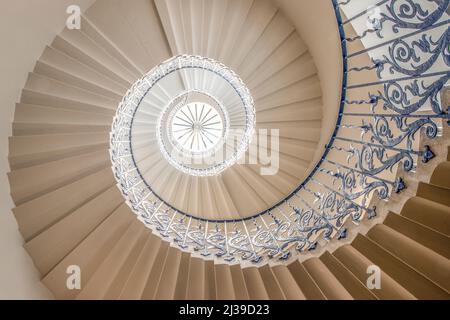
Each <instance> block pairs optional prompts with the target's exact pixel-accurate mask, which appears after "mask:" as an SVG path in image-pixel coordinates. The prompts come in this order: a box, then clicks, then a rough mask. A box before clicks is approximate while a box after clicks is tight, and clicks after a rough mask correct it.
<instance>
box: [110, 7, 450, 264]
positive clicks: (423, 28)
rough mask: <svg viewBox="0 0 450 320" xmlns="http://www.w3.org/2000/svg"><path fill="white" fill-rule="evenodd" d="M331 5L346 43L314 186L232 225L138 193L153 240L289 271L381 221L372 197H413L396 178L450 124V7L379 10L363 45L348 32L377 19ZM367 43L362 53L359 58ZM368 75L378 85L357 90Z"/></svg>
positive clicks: (134, 192) (121, 178)
mask: <svg viewBox="0 0 450 320" xmlns="http://www.w3.org/2000/svg"><path fill="white" fill-rule="evenodd" d="M331 1H332V5H333V7H334V10H335V14H336V21H337V28H338V30H339V34H340V39H341V49H342V62H343V70H342V72H343V79H342V91H341V101H340V104H339V106H338V108H339V114H338V117H337V120H336V127H335V130H334V132H333V134H332V136H331V138H330V141H329V143H328V144H327V145H326V148H325V150H324V153H323V155H322V157H321V158H320V160H319V161H318V163H317V164H316V166H315V167H314V169H313V170H312V171H311V173H310V174H309V176H308V177H307V178H306V179H305V180H304V181H303V182H302V183H301V184H300V185H299V186H298V187H297V188H296V189H295V190H294V191H293V192H292V193H291V194H289V195H288V196H287V197H286V198H284V199H283V200H282V201H280V202H279V203H277V204H276V205H274V206H272V207H271V208H269V209H267V210H264V211H263V212H260V213H258V214H256V215H254V216H251V217H246V218H242V219H232V220H208V219H205V218H200V217H195V216H193V215H192V214H189V213H185V212H182V211H181V210H178V209H177V208H174V207H173V206H171V205H170V204H169V203H166V202H165V201H164V200H163V199H162V198H161V197H160V196H158V195H157V194H156V193H154V192H153V191H152V190H151V187H150V186H148V188H150V190H148V189H145V188H143V186H142V185H140V186H139V185H138V186H134V185H131V187H129V188H128V189H127V190H126V192H124V196H125V197H126V198H127V200H128V204H129V205H130V206H131V208H132V209H133V211H134V212H135V213H136V214H137V215H138V217H139V219H140V220H142V221H143V222H144V223H145V224H146V225H147V226H148V227H149V228H152V229H153V230H154V232H156V233H158V234H159V235H160V236H161V237H163V238H167V239H168V240H170V241H172V242H174V243H175V244H177V245H178V246H179V247H180V248H181V249H183V250H187V251H190V252H196V253H198V254H200V255H201V256H205V257H207V256H208V257H210V256H213V257H215V258H218V259H222V260H223V261H227V262H236V261H237V262H245V261H250V262H253V263H260V262H262V261H265V260H268V259H271V260H281V261H283V260H286V259H289V257H291V256H292V253H293V252H295V251H297V252H302V251H305V250H314V249H316V248H317V247H318V245H319V240H320V239H325V240H330V239H332V238H337V239H342V238H345V237H346V235H347V228H346V227H344V224H345V222H346V220H347V219H351V220H352V221H354V222H355V223H358V222H360V221H361V220H362V219H363V218H364V217H367V218H368V219H371V218H373V217H374V216H376V208H374V207H373V206H371V204H370V203H371V201H372V198H373V197H374V196H376V197H377V198H378V199H379V200H387V199H389V197H390V195H391V194H392V193H399V192H401V191H402V190H404V189H405V188H406V187H407V186H406V185H405V182H404V181H403V179H402V178H401V177H398V178H396V172H397V168H398V166H399V165H402V166H403V169H404V170H405V171H412V170H414V169H415V168H416V167H417V165H418V162H419V161H421V162H423V163H427V162H428V161H430V160H431V159H433V157H434V153H433V151H432V150H431V148H430V147H429V146H427V145H425V146H424V148H423V149H419V144H418V141H417V140H416V139H415V138H416V135H417V133H418V132H420V131H422V130H424V132H425V134H426V136H427V137H428V138H429V139H434V138H436V137H437V136H438V133H439V128H440V126H441V125H442V123H444V125H446V123H445V122H448V123H449V124H450V122H449V121H450V112H449V111H450V110H443V108H442V106H441V104H440V102H439V100H438V97H437V95H438V94H439V92H440V91H441V89H442V87H443V86H444V85H445V84H446V83H447V82H448V80H449V79H450V52H449V49H448V48H449V44H450V29H449V27H448V25H449V23H450V20H449V19H448V14H447V13H446V10H447V8H448V6H449V3H450V0H436V1H433V2H430V3H429V5H431V6H433V5H434V10H431V9H429V8H428V9H427V10H425V9H424V8H423V7H422V5H421V3H419V2H418V1H417V0H384V1H379V2H377V3H375V7H377V8H379V9H380V18H379V20H378V21H377V23H376V27H375V28H374V29H366V30H362V31H361V32H359V35H356V36H354V35H353V34H352V35H350V34H348V31H347V30H346V29H348V28H352V27H354V26H357V24H358V20H360V19H363V18H367V17H366V15H367V14H368V12H369V10H364V11H362V12H360V13H358V14H356V15H355V16H353V17H351V18H349V19H347V20H345V21H343V18H342V17H343V13H344V12H345V8H346V7H347V6H351V5H352V3H353V1H352V0H346V1H340V2H339V1H338V0H331ZM360 3H361V2H359V4H360ZM417 17H419V18H420V19H417ZM417 20H418V21H419V22H420V23H419V22H418V21H417ZM388 24H390V27H388ZM389 35H391V38H389ZM392 36H393V37H392ZM361 43H363V44H364V45H363V46H364V49H363V50H360V49H356V50H353V49H352V46H353V45H355V44H361ZM362 55H367V56H368V57H367V61H369V62H367V65H354V63H353V60H352V59H354V58H355V57H360V56H362ZM363 73H366V75H367V77H366V78H368V79H375V78H376V79H378V81H369V82H364V83H356V84H353V83H352V81H351V80H352V79H353V77H354V76H356V75H362V74H363ZM352 96H355V97H353V98H352ZM356 97H358V98H356ZM358 134H359V136H358ZM111 141H112V152H111V159H112V161H113V166H114V170H115V174H116V179H117V180H118V182H119V184H121V185H126V186H130V182H129V179H130V177H129V176H127V172H124V171H121V170H120V168H118V166H117V165H118V154H117V153H114V150H116V149H114V148H115V147H117V146H115V145H114V142H115V141H116V140H115V136H114V132H113V133H112V135H111ZM131 156H132V155H131Z"/></svg>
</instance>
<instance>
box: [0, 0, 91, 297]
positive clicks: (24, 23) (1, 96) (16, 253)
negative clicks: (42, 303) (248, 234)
mask: <svg viewBox="0 0 450 320" xmlns="http://www.w3.org/2000/svg"><path fill="white" fill-rule="evenodd" d="M94 1H95V0H1V1H0V43H1V47H0V257H1V258H0V299H39V298H42V299H46V298H52V295H51V294H50V292H49V291H48V290H47V289H46V288H45V287H44V286H43V285H42V284H41V283H40V281H39V275H38V273H37V271H36V269H35V268H34V265H33V262H32V261H31V259H30V257H29V256H28V254H27V253H26V251H25V250H24V249H23V239H22V236H21V235H20V233H19V232H18V229H17V223H16V220H15V218H14V216H13V214H12V212H11V208H12V207H13V203H12V200H11V198H10V196H9V194H10V190H9V183H8V179H7V176H6V173H7V172H8V171H9V165H8V159H7V156H8V137H9V136H10V135H11V123H12V120H13V116H14V107H15V103H16V102H18V100H19V97H20V92H21V89H22V87H23V86H24V84H25V81H26V78H27V75H28V72H30V71H32V70H33V68H34V64H35V63H36V60H37V59H38V58H39V56H40V55H41V53H42V51H43V50H44V48H45V45H47V44H50V43H51V42H52V40H53V38H54V37H55V36H56V35H57V34H58V33H59V32H60V31H61V30H62V29H63V27H64V24H65V21H66V19H67V14H66V8H67V7H68V6H69V5H71V4H78V5H79V6H80V7H81V9H82V10H83V11H84V10H85V9H86V8H88V7H89V6H90V5H91V4H92V3H93V2H94Z"/></svg>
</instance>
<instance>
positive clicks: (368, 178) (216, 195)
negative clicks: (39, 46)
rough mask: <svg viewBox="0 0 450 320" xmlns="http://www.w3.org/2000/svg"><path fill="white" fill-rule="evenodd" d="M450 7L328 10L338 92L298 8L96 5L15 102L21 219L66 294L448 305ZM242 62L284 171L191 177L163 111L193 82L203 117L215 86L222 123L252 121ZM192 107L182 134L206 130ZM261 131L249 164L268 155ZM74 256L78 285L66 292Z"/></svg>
mask: <svg viewBox="0 0 450 320" xmlns="http://www.w3.org/2000/svg"><path fill="white" fill-rule="evenodd" d="M300 2H301V1H300ZM324 3H325V2H324ZM412 3H414V4H415V6H413V5H412ZM374 5H375V6H374ZM309 6H312V7H314V5H311V4H309ZM322 6H325V7H326V9H327V11H319V9H320V8H321V7H322ZM448 6H449V1H448V0H436V1H425V0H423V1H422V0H420V1H419V0H414V1H406V0H405V1H403V0H398V1H397V0H390V1H381V2H380V1H375V0H364V1H356V0H347V1H340V2H338V1H329V3H328V2H327V3H325V4H321V5H317V10H316V14H317V17H318V19H319V17H320V14H322V16H323V19H324V21H325V22H330V21H331V22H330V23H329V25H327V28H328V32H329V33H332V34H333V35H336V36H338V37H339V41H338V42H337V43H336V45H337V46H340V47H341V54H340V55H339V56H338V57H335V56H332V55H330V56H329V59H336V60H337V61H338V64H339V66H340V67H341V70H340V73H339V76H340V77H341V79H342V83H334V86H335V87H329V86H328V85H327V84H326V81H325V80H324V79H319V78H320V77H323V76H324V75H325V74H324V73H323V72H322V73H321V74H319V71H318V69H321V70H324V68H321V67H320V66H319V65H318V63H323V59H322V60H321V59H319V58H318V57H317V58H315V57H314V56H313V54H312V53H311V52H312V51H311V50H309V48H308V45H307V43H306V42H305V41H304V40H303V39H302V34H303V35H305V32H306V33H307V32H313V31H305V30H303V32H300V31H301V30H298V27H297V23H296V21H295V20H294V19H293V17H292V16H293V15H294V18H295V14H294V13H295V10H296V8H298V7H299V3H297V4H294V3H293V2H290V3H289V1H284V0H278V1H272V0H216V1H215V0H203V1H201V0H134V1H124V0H108V1H107V0H97V1H96V2H95V3H94V5H93V6H92V7H90V8H89V9H88V10H87V11H86V12H85V13H84V14H83V17H82V28H81V30H69V29H64V30H63V31H62V32H61V33H60V34H58V35H57V36H56V37H55V39H54V41H53V42H52V43H51V44H50V45H49V46H47V47H46V49H45V50H44V52H43V53H42V56H41V57H40V58H39V59H38V61H37V62H36V65H35V68H34V70H33V71H32V72H30V74H29V77H28V80H27V82H26V85H25V87H24V88H23V91H22V95H21V99H20V102H19V103H17V105H16V109H15V117H14V123H13V135H12V137H10V141H9V143H10V149H9V152H10V153H9V162H10V167H11V172H10V173H9V176H8V177H9V181H10V186H11V196H12V198H13V200H14V203H15V205H16V207H15V208H14V209H13V213H14V215H15V217H16V219H17V222H18V224H19V229H20V232H21V234H22V236H23V238H24V240H25V245H24V247H25V249H26V250H27V252H28V253H29V255H30V256H31V258H32V259H33V262H34V264H35V266H36V268H37V270H38V271H39V273H40V275H41V278H42V282H43V283H44V284H45V285H46V286H47V287H48V288H49V289H50V290H51V292H52V293H53V294H54V296H55V298H57V299H220V300H222V299H252V300H253V299H272V300H283V299H449V298H450V295H449V292H450V261H449V259H450V241H449V236H450V147H449V146H450V134H449V130H450V128H449V124H450V115H449V113H448V112H449V110H447V109H446V108H447V106H448V105H449V102H450V98H449V97H450V94H449V92H448V91H446V84H447V81H448V79H449V76H450V69H449V66H450V58H449V57H450V56H449V54H450V53H449V39H450V36H449V20H448V18H449V14H448V10H449V9H448ZM300 7H301V5H300ZM367 8H370V9H367ZM375 9H379V13H380V18H379V19H380V20H373V21H374V22H373V25H374V27H373V29H371V28H368V26H367V21H372V20H371V19H372V18H373V17H372V16H373V12H375V11H376V10H375ZM327 15H328V16H327ZM327 17H328V18H327ZM327 19H328V20H327ZM377 23H378V24H377ZM317 41H320V39H318V40H317ZM315 52H317V51H315ZM173 57H175V59H178V60H171V59H174V58H173ZM180 59H186V64H189V68H182V67H181V65H182V63H184V62H180V61H181V60H180ZM170 61H172V62H173V61H175V62H176V63H177V64H176V66H175V67H173V66H170V67H173V68H178V69H177V70H175V71H173V70H172V69H170V71H171V73H169V72H167V74H164V76H162V74H163V72H164V69H163V67H164V66H165V65H168V63H170ZM216 62H217V63H220V66H218V65H217V68H216V67H215V66H216V64H214V63H216ZM208 63H211V65H212V66H211V68H210V69H208V67H207V65H208ZM197 64H198V65H197ZM168 68H169V67H168ZM213 68H216V69H214V72H210V71H211V70H212V69H213ZM230 70H232V72H233V75H234V76H236V79H238V80H239V81H241V82H239V83H241V84H242V86H243V87H244V86H245V87H246V88H247V89H248V91H245V90H244V91H243V93H242V92H240V95H239V98H242V95H245V94H246V93H248V94H249V95H251V96H250V97H251V99H252V101H251V102H252V103H251V104H252V106H253V107H254V130H256V131H258V130H261V129H265V130H266V131H267V132H271V130H272V129H278V130H279V146H278V148H277V150H275V151H277V152H278V153H279V165H278V167H279V168H278V170H277V171H276V173H275V174H272V175H261V174H260V172H261V170H262V169H263V167H264V166H265V165H262V164H247V163H241V162H239V161H238V160H239V159H237V158H240V157H241V156H242V155H241V156H239V157H235V158H236V159H234V160H235V161H234V162H230V163H229V165H227V166H224V167H223V168H222V171H221V172H220V173H217V172H215V174H204V173H205V172H209V171H207V170H206V169H202V170H203V171H202V170H200V171H198V172H203V174H192V172H193V171H192V170H191V171H188V170H187V171H183V170H181V169H180V167H178V168H177V167H176V166H175V165H174V164H173V163H171V162H170V161H171V159H168V158H167V157H166V156H164V154H163V153H162V152H161V144H164V143H163V142H161V141H159V140H158V139H157V132H158V130H165V129H164V128H165V127H164V125H162V126H161V125H160V122H161V121H159V120H160V119H161V114H162V113H163V111H164V110H163V109H164V107H165V106H167V105H171V103H172V101H176V102H179V100H176V99H179V98H180V95H181V96H182V94H184V93H186V92H188V93H193V92H194V93H195V92H201V93H202V95H203V96H204V97H202V98H201V99H200V98H199V97H198V96H196V97H195V98H194V99H193V100H192V101H194V102H195V101H198V100H202V99H203V100H202V101H203V102H204V104H203V106H205V104H206V106H207V109H208V108H209V107H211V105H214V102H211V101H213V100H214V99H215V98H217V97H220V98H217V99H218V100H220V101H222V102H223V103H222V102H221V103H218V104H223V107H224V109H226V111H224V114H226V113H227V112H229V118H227V117H225V116H224V118H223V123H225V122H227V123H228V122H229V124H230V126H231V127H233V128H237V127H242V128H246V126H248V125H249V123H250V122H249V121H248V118H246V117H248V113H245V112H243V110H244V109H242V108H239V106H240V104H245V103H244V102H243V101H244V100H245V99H238V98H234V99H235V100H233V99H232V98H230V97H231V96H232V95H233V94H236V92H237V91H236V92H235V91H233V90H231V89H230V88H228V87H226V85H222V84H221V81H224V79H225V80H227V81H228V79H229V78H228V76H223V74H221V72H224V73H225V72H230ZM208 72H209V73H208ZM330 72H331V71H330ZM155 74H158V75H159V78H158V79H155V80H153V78H152V76H154V75H155ZM227 75H229V74H228V73H227ZM221 76H222V77H221ZM152 81H153V82H152ZM164 81H165V82H164ZM236 81H237V80H236ZM142 86H146V90H147V93H146V95H142V96H141V97H140V98H141V99H140V100H139V102H133V101H135V100H133V99H135V98H136V94H138V93H139V92H140V89H141V88H142ZM136 88H138V89H136ZM227 88H228V89H227ZM233 88H234V89H236V88H235V87H233ZM152 90H153V91H152ZM226 90H229V92H227V91H226ZM329 90H335V91H339V94H340V98H339V100H338V101H332V103H331V104H330V100H329V99H328V98H325V95H326V94H328V93H327V91H329ZM203 93H205V94H203ZM207 95H208V96H209V95H210V96H211V97H213V98H214V99H213V98H211V99H212V100H211V101H210V102H208V103H206V102H205V101H207V100H208V99H209V98H208V97H206V96H207ZM187 99H188V97H187V96H186V97H185V100H184V104H183V105H188V104H187V102H186V101H187ZM205 99H206V100H205ZM227 99H228V100H227ZM208 101H209V100H208ZM246 101H247V100H246ZM248 101H250V100H248ZM194 104H195V103H193V104H192V108H193V109H184V111H185V113H183V114H185V115H186V114H187V113H188V112H191V111H192V112H193V113H195V115H192V117H190V116H189V115H186V118H184V117H181V118H180V117H179V115H180V113H175V116H174V117H177V116H178V118H179V119H180V121H181V122H179V123H178V125H179V126H183V123H186V122H189V123H191V122H192V123H193V122H196V121H197V120H201V119H203V120H204V121H203V124H205V123H206V125H208V121H206V120H205V119H206V118H204V117H203V116H202V115H203V111H202V113H201V115H198V114H197V112H198V113H200V111H201V106H197V105H195V107H194ZM131 107H133V108H135V109H134V110H131V111H133V112H131V111H130V110H129V109H130V108H131ZM194 108H195V109H194ZM197 108H198V109H197ZM233 108H234V109H233ZM219 109H220V108H219ZM219 109H217V108H215V107H211V109H210V111H211V110H213V111H212V112H213V113H214V112H216V111H214V110H219ZM176 110H177V112H182V111H183V109H176ZM179 110H181V111H179ZM194 110H195V111H194ZM203 110H204V109H203ZM234 110H237V111H234ZM245 110H246V109H245ZM330 110H334V113H333V112H330ZM129 112H131V113H129ZM217 114H220V112H219V111H218V112H217ZM126 117H128V118H129V119H133V120H132V121H131V122H132V123H131V124H130V123H128V122H127V121H126V120H123V119H127V118H126ZM216 117H219V116H218V115H216ZM330 117H331V118H332V119H331V120H330ZM225 120H226V121H225ZM158 121H159V122H158ZM196 123H197V122H196ZM209 123H210V122H209ZM223 123H222V122H221V125H222V124H223ZM330 123H331V124H332V127H330V125H329V124H330ZM250 124H251V123H250ZM127 125H129V127H127ZM224 126H225V125H224ZM124 127H126V128H125V129H127V130H125V131H124V132H125V134H124V133H123V132H122V131H120V130H121V129H122V128H124ZM159 127H161V128H163V129H158V128H159ZM192 128H194V127H192ZM216 129H217V128H216ZM219 129H220V128H219ZM219 129H217V130H219ZM192 130H194V129H192ZM193 132H194V131H193ZM195 132H197V131H195ZM212 136H213V135H212V134H211V133H207V134H205V135H204V136H203V138H202V139H203V142H201V140H200V138H199V139H198V140H196V141H195V143H194V138H192V140H187V141H189V142H187V145H189V144H190V147H191V148H192V147H193V146H194V144H197V148H198V149H197V150H196V151H199V150H203V149H202V143H203V146H204V147H205V148H206V147H207V144H208V143H207V140H209V138H211V137H212ZM124 137H125V141H124ZM179 137H180V139H178V138H177V139H178V140H177V141H182V140H183V139H181V137H183V136H182V135H181V136H179ZM208 137H209V138H208ZM211 139H212V138H211ZM242 139H244V138H242ZM244 140H245V139H244ZM250 140H251V141H250ZM269 140H270V139H269ZM210 141H211V140H210ZM247 142H248V145H247V147H246V148H245V150H244V151H245V152H244V153H245V156H246V157H247V156H249V154H250V151H249V150H252V149H254V148H253V147H255V148H257V149H258V148H259V149H261V148H263V149H270V148H269V147H268V146H267V144H265V143H263V142H261V141H260V140H259V139H255V138H254V137H253V139H249V141H247ZM211 143H212V142H211ZM123 145H125V147H124V146H123ZM271 152H272V153H273V152H274V149H273V148H272V150H271ZM269 153H270V152H269ZM123 159H131V160H132V161H131V160H130V162H127V163H126V164H124V162H122V161H123ZM129 166H131V169H130V167H129ZM124 168H125V169H126V170H124ZM183 168H184V167H183ZM130 172H139V173H140V174H139V175H138V176H136V175H130ZM195 172H197V171H195ZM136 179H137V180H136ZM71 265H77V266H79V267H80V269H81V270H82V277H81V281H82V283H81V289H80V290H70V289H68V288H67V286H66V279H67V276H68V275H67V268H68V267H69V266H71ZM372 265H375V266H378V267H379V268H380V269H381V287H380V288H379V289H369V288H368V287H367V283H366V280H367V278H368V276H369V275H368V273H367V270H368V268H369V267H370V266H372Z"/></svg>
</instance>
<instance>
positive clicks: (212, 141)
mask: <svg viewBox="0 0 450 320" xmlns="http://www.w3.org/2000/svg"><path fill="white" fill-rule="evenodd" d="M224 129H225V128H224V123H223V120H222V117H221V116H220V113H219V112H218V111H217V110H216V108H213V107H212V106H211V105H209V104H207V103H202V102H193V103H189V104H186V105H184V106H182V107H181V108H180V109H179V110H178V111H177V112H176V113H175V115H174V117H173V119H172V123H171V130H172V132H171V136H172V138H173V140H174V143H175V144H176V145H177V146H178V147H179V148H180V149H181V150H182V151H186V152H191V153H193V154H202V153H204V152H207V151H209V150H211V149H213V148H214V147H215V146H217V144H218V143H220V141H221V140H222V137H223V133H224Z"/></svg>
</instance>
